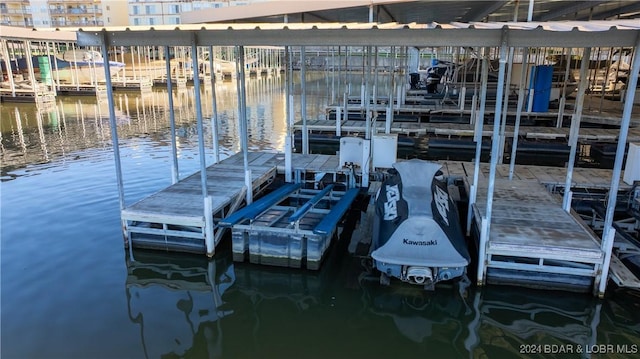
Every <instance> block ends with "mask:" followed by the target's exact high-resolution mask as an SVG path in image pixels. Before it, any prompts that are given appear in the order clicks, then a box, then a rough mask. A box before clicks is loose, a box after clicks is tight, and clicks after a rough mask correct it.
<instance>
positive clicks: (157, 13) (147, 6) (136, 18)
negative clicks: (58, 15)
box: [103, 0, 265, 26]
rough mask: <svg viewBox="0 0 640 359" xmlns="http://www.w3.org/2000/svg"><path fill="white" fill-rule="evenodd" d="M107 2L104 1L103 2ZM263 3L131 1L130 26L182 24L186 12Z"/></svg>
mask: <svg viewBox="0 0 640 359" xmlns="http://www.w3.org/2000/svg"><path fill="white" fill-rule="evenodd" d="M107 1H108V0H103V2H107ZM111 1H118V0H111ZM262 1H265V0H214V1H211V0H129V25H150V26H153V25H172V24H180V23H181V21H180V15H181V14H182V13H185V12H190V11H200V10H205V9H207V10H209V9H217V8H221V7H227V6H240V5H247V4H250V3H255V2H262Z"/></svg>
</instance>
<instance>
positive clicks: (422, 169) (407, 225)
mask: <svg viewBox="0 0 640 359" xmlns="http://www.w3.org/2000/svg"><path fill="white" fill-rule="evenodd" d="M393 167H394V169H392V170H391V171H390V176H389V177H388V178H387V179H386V180H385V182H384V183H383V184H382V186H381V187H380V190H379V192H378V194H377V195H376V200H375V206H376V215H375V217H374V224H373V225H374V235H373V242H372V249H373V251H372V253H371V257H372V258H373V262H374V265H375V267H376V269H378V270H379V271H380V272H381V278H380V282H381V283H382V284H389V277H395V278H398V279H400V280H402V281H404V282H409V283H412V284H417V285H424V286H425V288H426V289H433V287H434V285H435V283H437V282H440V281H446V280H450V279H453V278H457V277H461V276H463V275H465V274H466V267H467V265H468V264H469V260H470V259H469V252H468V250H467V247H466V243H465V239H464V235H463V233H462V228H461V227H460V220H459V218H458V210H457V207H456V205H455V202H454V201H453V200H452V199H451V196H450V195H449V192H448V190H447V187H448V183H447V180H446V179H445V177H444V176H443V174H442V171H440V168H441V166H440V165H439V164H438V163H434V162H428V161H423V160H418V159H413V160H409V161H403V162H397V163H395V164H394V165H393Z"/></svg>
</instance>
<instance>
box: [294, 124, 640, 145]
mask: <svg viewBox="0 0 640 359" xmlns="http://www.w3.org/2000/svg"><path fill="white" fill-rule="evenodd" d="M306 126H307V129H308V130H309V131H310V132H324V133H336V128H339V132H340V133H341V135H343V136H346V135H348V134H358V133H364V132H365V130H366V129H365V126H366V124H365V122H364V121H358V120H347V121H342V122H341V124H340V125H339V126H336V122H335V121H333V120H311V121H307V125H306ZM294 128H295V129H296V130H302V129H303V125H302V122H296V123H295V125H294ZM492 128H493V125H484V126H483V131H482V136H483V137H490V136H491V135H492ZM374 131H377V132H378V133H384V131H385V123H384V121H376V122H375V124H374ZM569 131H570V129H569V128H556V127H546V126H521V127H520V129H519V131H518V133H519V136H520V137H525V138H527V139H545V140H548V139H567V138H568V137H569ZM391 133H397V134H401V135H405V136H409V137H418V136H425V135H436V136H446V137H464V138H469V139H470V140H471V139H473V135H474V125H470V124H468V123H466V124H462V123H431V122H422V123H418V122H393V123H392V125H391ZM619 133H620V130H619V129H607V128H581V129H580V133H579V135H578V139H579V140H583V141H602V142H615V141H617V139H618V136H619ZM513 135H514V126H506V127H505V136H506V137H508V138H513ZM638 141H640V127H631V128H629V134H628V138H627V142H638Z"/></svg>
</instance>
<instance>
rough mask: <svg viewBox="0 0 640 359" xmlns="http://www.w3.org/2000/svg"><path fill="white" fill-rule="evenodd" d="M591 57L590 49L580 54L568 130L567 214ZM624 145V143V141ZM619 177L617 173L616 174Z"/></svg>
mask: <svg viewBox="0 0 640 359" xmlns="http://www.w3.org/2000/svg"><path fill="white" fill-rule="evenodd" d="M590 57H591V48H590V47H586V48H585V49H584V53H583V54H582V62H581V63H580V84H579V85H578V95H577V97H576V103H575V111H574V113H573V116H572V117H571V129H570V130H569V147H571V150H570V152H569V162H568V163H567V177H566V180H565V184H564V196H563V197H562V209H564V210H565V211H566V212H567V213H568V212H569V211H571V196H572V194H573V193H572V192H571V184H572V182H573V167H574V163H575V161H576V151H577V147H578V134H579V132H580V121H581V119H582V106H583V104H584V94H585V92H586V91H587V85H588V84H589V81H588V79H587V71H588V69H589V58H590ZM625 140H626V139H625ZM625 144H626V141H625ZM618 177H619V173H618Z"/></svg>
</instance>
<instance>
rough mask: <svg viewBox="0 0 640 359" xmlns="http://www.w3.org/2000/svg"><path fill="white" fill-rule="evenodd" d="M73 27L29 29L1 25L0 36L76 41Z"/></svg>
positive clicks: (21, 38) (36, 39)
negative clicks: (60, 29) (63, 29)
mask: <svg viewBox="0 0 640 359" xmlns="http://www.w3.org/2000/svg"><path fill="white" fill-rule="evenodd" d="M72 30H73V29H68V30H66V31H59V30H57V29H37V30H36V29H29V28H26V27H14V26H4V25H0V37H2V38H3V39H11V40H13V39H16V40H33V41H69V42H74V41H76V32H75V31H72Z"/></svg>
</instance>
